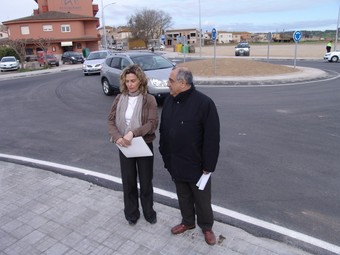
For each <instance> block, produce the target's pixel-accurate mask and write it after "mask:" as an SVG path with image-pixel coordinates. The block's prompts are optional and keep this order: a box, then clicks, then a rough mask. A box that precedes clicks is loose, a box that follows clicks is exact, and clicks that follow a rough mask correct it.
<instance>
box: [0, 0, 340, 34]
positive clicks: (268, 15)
mask: <svg viewBox="0 0 340 255" xmlns="http://www.w3.org/2000/svg"><path fill="white" fill-rule="evenodd" d="M55 1H57V0H55ZM102 1H103V2H104V6H105V8H104V16H105V24H106V25H109V26H121V25H125V24H126V23H127V20H128V17H130V16H131V15H133V14H134V13H136V11H139V10H142V9H143V8H147V9H152V10H162V11H164V12H166V13H169V14H170V16H171V17H172V21H173V25H172V28H173V29H180V28H199V20H200V18H199V17H200V16H201V27H202V29H203V31H206V30H207V31H211V29H212V28H216V29H217V30H223V31H248V32H281V31H294V30H326V29H333V30H334V29H336V27H337V21H338V13H339V6H340V0H233V1H231V0H93V3H95V4H98V5H99V10H100V11H99V12H98V14H97V17H98V18H101V14H102V13H101V2H102ZM111 3H115V4H111ZM199 3H200V4H199ZM199 6H200V7H201V8H199ZM36 8H37V4H36V2H35V1H34V0H1V7H0V21H5V20H12V19H17V18H21V17H25V16H30V15H31V14H32V12H33V9H36ZM199 10H201V15H199V13H200V12H199Z"/></svg>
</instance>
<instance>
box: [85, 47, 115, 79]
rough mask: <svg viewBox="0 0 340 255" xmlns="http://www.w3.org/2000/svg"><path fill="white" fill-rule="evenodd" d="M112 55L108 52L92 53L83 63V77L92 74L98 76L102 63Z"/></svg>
mask: <svg viewBox="0 0 340 255" xmlns="http://www.w3.org/2000/svg"><path fill="white" fill-rule="evenodd" d="M112 54H113V52H112V51H110V50H99V51H92V52H91V53H90V54H89V55H88V57H87V58H86V59H85V62H84V63H83V73H84V75H85V76H86V75H89V74H92V73H97V74H99V73H100V70H101V69H102V64H103V62H104V61H105V59H106V58H107V57H108V56H110V55H112Z"/></svg>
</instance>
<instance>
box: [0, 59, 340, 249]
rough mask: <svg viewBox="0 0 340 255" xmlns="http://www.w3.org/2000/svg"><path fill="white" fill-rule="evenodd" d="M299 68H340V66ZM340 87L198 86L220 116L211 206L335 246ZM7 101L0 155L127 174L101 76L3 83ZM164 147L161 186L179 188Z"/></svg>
mask: <svg viewBox="0 0 340 255" xmlns="http://www.w3.org/2000/svg"><path fill="white" fill-rule="evenodd" d="M290 62H291V61H290ZM290 62H280V63H285V64H292V63H290ZM277 63H279V62H277ZM298 65H306V66H309V67H319V68H321V69H327V70H334V71H336V70H338V69H339V65H340V64H338V63H324V62H321V61H320V62H313V61H308V62H303V61H302V62H298ZM338 84H339V79H338V80H330V81H325V82H322V81H321V82H315V83H308V84H299V85H294V86H278V87H273V86H271V87H242V88H238V87H222V86H221V87H218V88H209V87H204V86H203V87H199V88H198V89H199V90H201V91H203V92H204V93H206V94H208V95H209V96H210V97H212V98H213V99H214V101H215V102H216V105H217V108H218V111H219V114H220V119H221V153H220V159H219V163H218V165H217V169H216V172H215V173H214V175H213V204H215V205H219V206H221V207H225V208H228V209H231V210H235V211H237V212H240V213H244V214H246V215H249V216H253V217H256V218H259V219H262V220H265V221H268V222H271V223H275V224H278V225H280V226H283V227H286V228H289V229H292V230H295V231H299V232H301V233H304V234H307V235H310V236H313V237H315V238H319V239H322V240H324V241H327V242H330V243H333V244H336V245H338V244H339V243H340V234H339V233H340V223H339V222H340V216H339V215H340V199H339V197H340V171H339V170H340V167H339V166H340V157H339V156H340V87H339V85H338ZM0 98H1V100H0V107H1V108H0V109H1V110H0V120H1V125H0V141H1V142H0V144H1V146H0V153H5V154H12V155H18V156H25V157H30V158H35V159H41V160H46V161H51V162H56V163H61V164H66V165H71V166H76V167H82V168H85V169H90V170H93V171H98V172H101V173H107V174H111V175H113V176H118V177H119V176H120V171H119V160H118V155H117V149H116V148H115V146H114V145H113V144H110V143H109V137H108V134H107V126H106V118H107V114H108V112H109V109H110V106H111V103H112V101H113V97H107V96H104V95H103V93H102V91H101V87H100V84H99V76H89V77H84V76H83V75H82V73H81V72H80V71H70V72H64V73H59V74H49V75H44V76H38V77H32V78H24V79H16V80H8V81H0ZM159 110H160V111H161V107H160V108H159ZM157 145H158V140H156V141H155V143H154V148H155V152H156V153H155V176H154V186H155V187H157V188H161V189H165V190H168V191H172V192H175V189H174V185H173V183H172V182H171V181H170V177H169V175H168V173H167V172H166V170H164V168H163V163H162V161H161V158H160V156H159V153H158V150H157V147H158V146H157ZM157 199H162V198H157Z"/></svg>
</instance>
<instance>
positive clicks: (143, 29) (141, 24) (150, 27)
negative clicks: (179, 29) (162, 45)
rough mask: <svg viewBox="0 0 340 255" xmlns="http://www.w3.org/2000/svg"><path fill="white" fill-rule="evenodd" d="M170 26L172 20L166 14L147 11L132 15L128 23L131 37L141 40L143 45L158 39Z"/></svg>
mask: <svg viewBox="0 0 340 255" xmlns="http://www.w3.org/2000/svg"><path fill="white" fill-rule="evenodd" d="M171 24H172V18H171V16H170V15H169V14H168V13H165V12H163V11H156V10H148V9H143V10H141V11H139V12H137V13H136V14H135V15H132V16H131V17H130V19H129V22H128V26H129V28H130V30H131V33H132V36H133V37H134V38H138V39H141V40H143V41H144V42H145V45H147V44H148V41H149V40H150V39H159V38H160V36H161V35H162V34H163V32H164V30H165V29H167V28H168V27H170V26H171Z"/></svg>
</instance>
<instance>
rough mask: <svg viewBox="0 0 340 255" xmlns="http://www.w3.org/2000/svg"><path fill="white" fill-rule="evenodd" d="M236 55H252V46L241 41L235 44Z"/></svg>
mask: <svg viewBox="0 0 340 255" xmlns="http://www.w3.org/2000/svg"><path fill="white" fill-rule="evenodd" d="M235 56H250V46H249V44H248V43H247V42H240V43H239V44H237V45H236V46H235Z"/></svg>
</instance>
